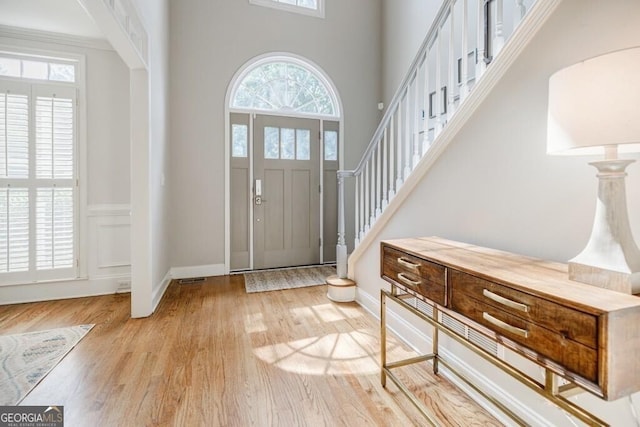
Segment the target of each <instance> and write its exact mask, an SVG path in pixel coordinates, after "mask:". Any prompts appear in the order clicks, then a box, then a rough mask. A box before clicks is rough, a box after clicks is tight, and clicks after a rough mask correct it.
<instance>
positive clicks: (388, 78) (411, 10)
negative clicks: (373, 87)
mask: <svg viewBox="0 0 640 427" xmlns="http://www.w3.org/2000/svg"><path fill="white" fill-rule="evenodd" d="M441 4H442V1H441V0H437V1H434V0H400V1H399V0H383V1H382V11H383V12H382V28H383V39H382V52H383V57H382V63H383V65H382V70H383V81H382V90H383V93H382V96H383V98H382V99H381V101H384V104H385V106H387V105H388V104H389V102H390V101H391V98H393V95H394V94H395V92H396V90H398V88H399V86H400V83H402V79H404V77H405V75H406V74H407V72H408V71H409V66H410V65H411V62H412V61H413V59H414V57H415V56H416V54H417V53H418V48H419V47H420V45H421V44H422V42H423V41H424V38H425V37H426V36H427V32H428V31H429V28H430V27H431V24H432V22H433V19H434V18H435V16H436V13H438V10H439V9H440V6H441Z"/></svg>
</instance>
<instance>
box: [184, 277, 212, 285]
mask: <svg viewBox="0 0 640 427" xmlns="http://www.w3.org/2000/svg"><path fill="white" fill-rule="evenodd" d="M205 280H206V278H204V277H191V278H188V279H180V280H178V283H179V284H181V285H190V284H192V283H200V282H204V281H205Z"/></svg>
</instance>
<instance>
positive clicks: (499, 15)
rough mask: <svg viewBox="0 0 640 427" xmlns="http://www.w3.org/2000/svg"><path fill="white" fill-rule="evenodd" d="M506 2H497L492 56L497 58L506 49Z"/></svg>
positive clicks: (498, 0)
mask: <svg viewBox="0 0 640 427" xmlns="http://www.w3.org/2000/svg"><path fill="white" fill-rule="evenodd" d="M503 1H504V0H495V2H496V27H495V31H496V35H495V37H494V39H493V52H491V56H493V57H495V56H496V55H497V54H498V53H500V51H501V50H502V48H503V47H504V4H503Z"/></svg>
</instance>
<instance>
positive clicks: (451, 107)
mask: <svg viewBox="0 0 640 427" xmlns="http://www.w3.org/2000/svg"><path fill="white" fill-rule="evenodd" d="M454 6H455V2H451V7H450V8H449V28H450V31H449V73H448V74H449V76H448V77H449V83H448V85H447V89H448V90H447V121H449V120H451V117H453V114H454V113H455V112H456V104H455V96H454V93H453V88H454V87H456V80H455V79H456V73H455V56H456V49H455V47H456V46H455V45H456V38H455V36H456V27H455V20H454ZM463 56H464V53H463Z"/></svg>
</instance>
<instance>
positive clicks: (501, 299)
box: [482, 289, 529, 313]
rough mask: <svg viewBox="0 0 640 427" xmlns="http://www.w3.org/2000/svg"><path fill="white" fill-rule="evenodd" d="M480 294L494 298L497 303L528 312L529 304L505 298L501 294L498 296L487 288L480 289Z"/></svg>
mask: <svg viewBox="0 0 640 427" xmlns="http://www.w3.org/2000/svg"><path fill="white" fill-rule="evenodd" d="M482 295H484V296H485V297H487V298H489V299H492V300H494V301H495V302H497V303H500V304H502V305H505V306H507V307H509V308H513V309H514V310H520V311H522V312H524V313H528V312H529V306H528V305H526V304H522V303H519V302H515V301H511V300H510V299H507V298H505V297H503V296H500V295H498V294H494V293H493V292H491V291H490V290H488V289H483V291H482Z"/></svg>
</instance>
